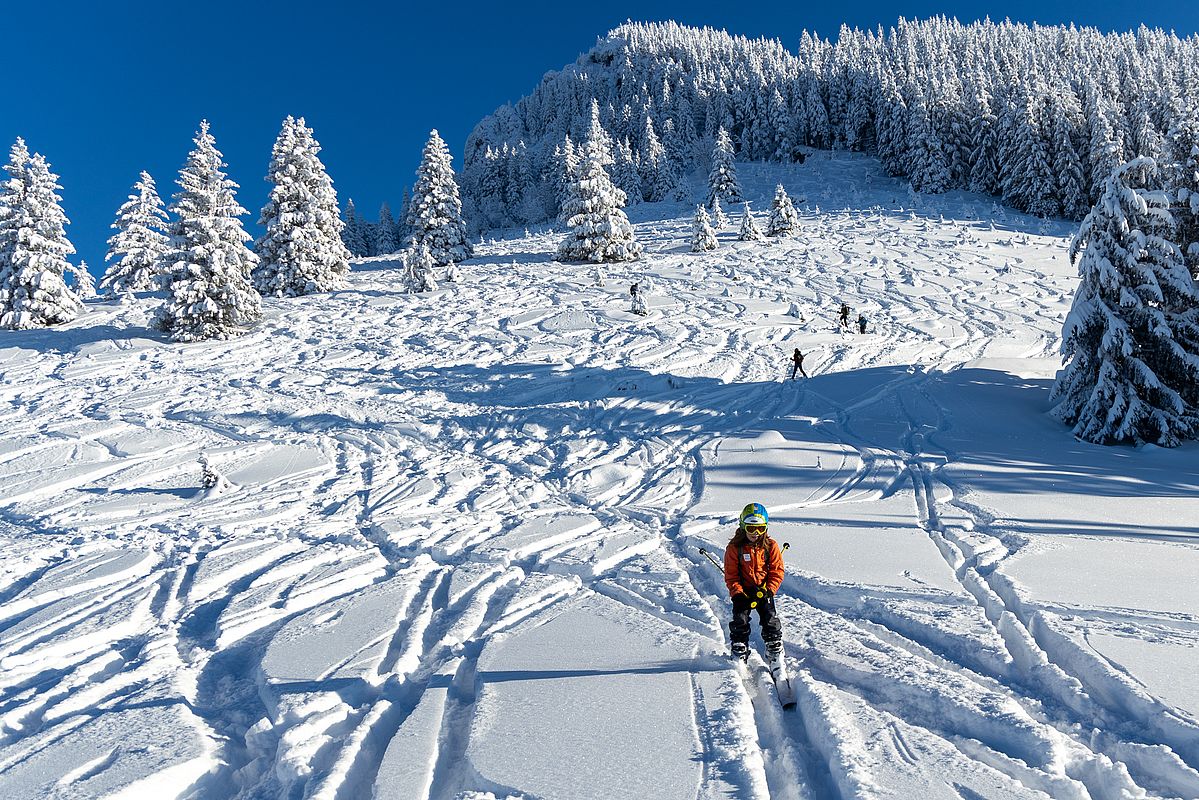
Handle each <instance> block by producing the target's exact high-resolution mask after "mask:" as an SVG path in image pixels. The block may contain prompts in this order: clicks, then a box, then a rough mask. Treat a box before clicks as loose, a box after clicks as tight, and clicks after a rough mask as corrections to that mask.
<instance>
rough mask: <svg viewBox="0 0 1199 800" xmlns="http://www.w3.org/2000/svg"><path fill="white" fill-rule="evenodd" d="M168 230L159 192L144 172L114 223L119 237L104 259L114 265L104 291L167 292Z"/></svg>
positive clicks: (110, 242)
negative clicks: (163, 271) (164, 290)
mask: <svg viewBox="0 0 1199 800" xmlns="http://www.w3.org/2000/svg"><path fill="white" fill-rule="evenodd" d="M166 227H167V212H166V211H165V210H164V209H163V207H162V198H160V197H159V196H158V188H157V187H156V186H155V185H154V179H153V178H151V177H150V173H148V172H146V171H145V170H143V171H142V172H141V174H140V175H139V176H138V180H137V183H135V184H133V194H130V195H129V199H127V200H126V201H125V204H124V205H122V206H121V207H120V208H119V209H118V210H117V218H116V221H114V222H113V223H112V228H113V229H115V230H116V233H115V234H114V235H113V236H112V238H110V239H109V240H108V255H107V257H106V258H105V259H104V260H105V261H111V262H112V265H111V266H109V268H108V270H107V271H106V272H105V273H104V277H103V278H102V279H101V280H100V288H101V289H106V290H108V291H110V292H112V293H113V294H123V293H125V292H142V291H147V290H150V289H164V288H166V286H165V284H166V281H165V280H164V276H163V274H162V269H163V267H164V265H165V258H166V254H167V250H168V246H169V244H168V241H167V237H166V234H165V233H164V231H165V230H166Z"/></svg>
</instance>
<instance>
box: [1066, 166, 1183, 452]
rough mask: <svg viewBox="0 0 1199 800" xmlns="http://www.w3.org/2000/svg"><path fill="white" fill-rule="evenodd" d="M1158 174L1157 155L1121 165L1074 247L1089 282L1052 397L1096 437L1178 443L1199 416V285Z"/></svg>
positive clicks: (1077, 300)
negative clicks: (1198, 396)
mask: <svg viewBox="0 0 1199 800" xmlns="http://www.w3.org/2000/svg"><path fill="white" fill-rule="evenodd" d="M1158 179H1159V171H1158V169H1157V165H1156V163H1155V162H1154V161H1153V159H1150V158H1137V159H1134V160H1132V161H1130V162H1129V163H1128V164H1126V165H1124V166H1123V167H1121V168H1120V169H1118V170H1116V172H1115V173H1114V174H1113V175H1112V176H1111V178H1109V179H1108V181H1107V183H1106V184H1105V186H1104V189H1103V194H1102V195H1101V196H1100V198H1099V202H1098V203H1097V204H1096V205H1095V207H1094V208H1093V209H1092V210H1091V213H1090V214H1088V215H1087V217H1086V219H1084V220H1083V222H1082V226H1081V227H1080V228H1079V231H1078V235H1077V236H1076V237H1075V240H1074V242H1073V243H1072V244H1071V247H1070V256H1071V259H1072V260H1073V259H1075V258H1077V257H1078V254H1079V252H1080V251H1081V253H1082V257H1081V259H1079V262H1078V272H1079V275H1080V277H1081V279H1082V280H1081V283H1080V284H1079V286H1078V289H1077V291H1076V293H1075V295H1074V303H1073V306H1072V307H1071V309H1070V313H1069V315H1068V316H1067V317H1066V323H1065V326H1064V327H1063V330H1062V356H1063V359H1064V360H1065V362H1066V364H1065V366H1064V368H1063V369H1062V370H1061V371H1060V372H1059V373H1058V375H1057V381H1056V383H1055V384H1054V387H1053V394H1052V398H1051V399H1052V400H1053V401H1054V403H1055V406H1054V408H1053V413H1054V415H1055V416H1057V417H1058V418H1059V419H1061V420H1062V421H1063V422H1065V423H1066V424H1067V425H1070V426H1072V427H1073V430H1074V434H1075V435H1076V436H1078V437H1079V438H1081V439H1084V440H1086V441H1089V442H1095V443H1098V444H1121V443H1132V444H1141V443H1152V444H1158V445H1163V446H1169V447H1172V446H1175V445H1177V444H1179V443H1180V441H1181V440H1182V439H1185V438H1188V437H1191V436H1194V435H1195V432H1196V425H1197V423H1199V419H1197V417H1196V412H1197V409H1196V408H1195V407H1194V406H1193V399H1194V391H1195V390H1194V387H1195V386H1196V385H1197V384H1199V348H1197V347H1196V345H1199V289H1197V288H1196V285H1195V282H1194V280H1192V278H1191V276H1190V275H1189V274H1188V273H1187V270H1186V266H1185V264H1184V263H1183V260H1182V254H1181V252H1180V251H1179V249H1178V247H1177V245H1175V244H1174V243H1173V242H1172V241H1171V237H1172V236H1173V235H1174V233H1175V231H1174V221H1173V218H1172V217H1171V215H1170V209H1169V199H1168V198H1167V196H1166V194H1165V192H1163V191H1160V190H1159V189H1158V188H1157V185H1158V184H1157V181H1158ZM1188 396H1189V397H1190V399H1191V403H1188Z"/></svg>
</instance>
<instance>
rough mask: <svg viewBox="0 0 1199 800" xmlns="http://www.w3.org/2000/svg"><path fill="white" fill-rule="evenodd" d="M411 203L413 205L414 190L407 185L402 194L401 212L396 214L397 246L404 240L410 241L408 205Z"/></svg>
mask: <svg viewBox="0 0 1199 800" xmlns="http://www.w3.org/2000/svg"><path fill="white" fill-rule="evenodd" d="M411 205H412V192H411V191H410V190H409V189H408V187H407V186H405V187H404V191H403V192H402V193H401V194H400V213H399V214H397V215H396V219H395V240H396V246H397V247H398V246H400V245H402V244H403V243H404V242H406V241H408V223H407V219H408V207H409V206H411Z"/></svg>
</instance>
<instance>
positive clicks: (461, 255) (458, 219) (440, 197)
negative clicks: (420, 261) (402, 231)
mask: <svg viewBox="0 0 1199 800" xmlns="http://www.w3.org/2000/svg"><path fill="white" fill-rule="evenodd" d="M407 223H408V229H409V231H410V233H409V240H408V247H409V249H417V248H419V247H420V245H421V244H424V245H425V246H426V247H428V248H429V254H430V255H431V256H432V257H433V263H434V264H436V265H437V266H445V265H446V264H449V263H450V262H460V261H465V260H466V259H468V258H470V257H471V253H472V251H471V246H470V242H469V241H467V238H466V223H465V222H464V221H463V219H462V201H461V200H460V199H459V196H458V181H457V180H456V179H455V178H454V167H453V164H452V162H451V159H450V149H449V148H448V147H446V144H445V142H443V141H442V140H441V136H440V135H439V134H438V133H437V131H436V130H434V131H432V132H431V133H430V134H429V141H428V143H427V144H426V145H425V151H424V154H423V155H422V157H421V162H420V168H419V169H417V171H416V184H415V185H414V186H413V187H412V203H411V206H410V207H409V209H408V220H407Z"/></svg>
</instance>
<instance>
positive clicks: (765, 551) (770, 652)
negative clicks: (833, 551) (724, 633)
mask: <svg viewBox="0 0 1199 800" xmlns="http://www.w3.org/2000/svg"><path fill="white" fill-rule="evenodd" d="M769 522H770V515H769V514H767V513H766V507H765V506H763V505H762V504H761V503H750V504H749V505H747V506H746V507H745V508H743V509H742V510H741V516H740V519H739V524H738V525H737V532H736V533H735V534H733V538H732V540H731V541H729V543H728V546H727V547H725V549H724V583H725V586H727V587H728V590H729V597H731V598H732V600H733V618H732V619H731V620H729V637H730V638H731V639H732V651H733V657H734V658H739V659H741V661H743V662H748V661H749V618H750V614H751V612H753V611H754V610H755V609H756V610H757V612H758V622H759V623H760V624H761V626H762V640H763V641H764V642H765V643H766V659H767V661H773V660H775V659H777V658H778V657H779V656H780V655H781V653H782V650H783V623H782V621H781V620H779V617H778V613H777V612H776V611H775V607H774V594H775V592H777V591H778V590H779V586H780V585H781V584H782V582H783V551H782V548H780V547H779V545H778V542H776V541H775V540H774V539H771V538H770V536H768V535H767V533H766V526H767V524H768V523H769Z"/></svg>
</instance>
